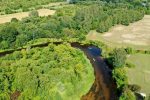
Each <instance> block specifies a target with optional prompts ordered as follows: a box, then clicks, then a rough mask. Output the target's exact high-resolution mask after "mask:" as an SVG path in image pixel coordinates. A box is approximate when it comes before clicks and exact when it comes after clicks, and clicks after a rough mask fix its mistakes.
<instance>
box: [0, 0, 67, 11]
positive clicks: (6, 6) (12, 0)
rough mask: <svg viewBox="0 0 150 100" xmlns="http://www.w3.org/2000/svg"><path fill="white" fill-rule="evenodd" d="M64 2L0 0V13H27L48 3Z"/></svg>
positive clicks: (59, 0)
mask: <svg viewBox="0 0 150 100" xmlns="http://www.w3.org/2000/svg"><path fill="white" fill-rule="evenodd" d="M62 1H64V0H19V1H18V0H0V13H1V14H11V13H15V12H19V11H29V10H31V9H36V8H40V7H41V6H42V5H45V4H49V3H50V2H62Z"/></svg>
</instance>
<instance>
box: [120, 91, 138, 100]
mask: <svg viewBox="0 0 150 100" xmlns="http://www.w3.org/2000/svg"><path fill="white" fill-rule="evenodd" d="M119 100H136V97H135V95H134V93H133V92H132V91H131V90H129V89H127V90H125V91H124V92H123V93H122V95H121V96H120V98H119Z"/></svg>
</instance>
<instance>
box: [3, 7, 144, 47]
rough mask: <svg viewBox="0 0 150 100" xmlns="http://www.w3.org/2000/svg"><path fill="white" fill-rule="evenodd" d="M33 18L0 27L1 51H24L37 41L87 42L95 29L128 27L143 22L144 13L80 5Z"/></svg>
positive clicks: (117, 8)
mask: <svg viewBox="0 0 150 100" xmlns="http://www.w3.org/2000/svg"><path fill="white" fill-rule="evenodd" d="M72 9H73V11H71V10H72ZM73 13H75V14H73ZM31 15H33V16H31V17H27V18H24V19H23V20H22V21H16V20H15V21H14V20H12V23H6V24H4V25H1V27H0V49H9V48H17V47H21V46H23V45H25V44H26V43H27V42H28V41H31V40H35V39H37V38H57V39H58V38H61V39H70V38H78V39H79V40H84V39H85V35H86V34H88V32H89V31H90V30H92V29H97V31H99V32H105V31H108V29H109V28H110V27H112V26H113V25H116V24H125V25H128V24H129V23H130V22H134V21H137V20H140V19H142V17H143V16H144V12H143V10H139V9H135V10H133V9H126V8H121V7H119V6H117V7H111V6H106V5H103V6H102V5H90V6H85V5H78V6H77V7H76V6H75V8H69V7H68V8H67V9H62V10H58V11H57V13H56V15H54V16H49V17H37V15H38V14H37V13H36V12H35V11H34V12H32V14H31Z"/></svg>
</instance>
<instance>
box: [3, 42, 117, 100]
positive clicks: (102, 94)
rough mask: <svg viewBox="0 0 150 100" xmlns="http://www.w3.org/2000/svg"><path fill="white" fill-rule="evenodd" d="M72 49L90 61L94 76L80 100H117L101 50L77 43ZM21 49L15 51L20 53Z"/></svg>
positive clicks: (10, 51)
mask: <svg viewBox="0 0 150 100" xmlns="http://www.w3.org/2000/svg"><path fill="white" fill-rule="evenodd" d="M61 43H62V42H54V44H61ZM48 44H49V42H48V43H44V44H38V45H34V46H31V48H33V47H45V46H48ZM70 44H71V46H72V47H74V48H78V49H80V50H82V51H83V52H84V53H85V54H86V56H87V58H88V59H89V60H90V62H91V64H92V66H93V68H94V74H95V81H94V83H93V85H92V86H91V88H90V90H89V92H88V93H87V94H85V95H83V96H82V97H81V100H117V96H116V94H115V89H116V86H115V85H114V84H115V83H114V82H113V80H112V77H111V70H110V69H109V68H108V66H107V65H106V63H105V61H104V59H103V58H102V57H101V56H100V55H101V51H102V50H101V49H100V48H98V47H96V46H94V45H81V44H80V43H78V42H72V43H70ZM22 49H25V48H22ZM22 49H17V51H20V50H22ZM14 51H16V50H9V51H5V52H1V53H0V57H1V56H5V55H6V54H10V53H13V52H14Z"/></svg>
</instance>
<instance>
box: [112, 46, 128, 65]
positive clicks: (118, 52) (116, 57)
mask: <svg viewBox="0 0 150 100" xmlns="http://www.w3.org/2000/svg"><path fill="white" fill-rule="evenodd" d="M110 56H111V63H112V65H113V67H123V66H124V64H125V61H126V51H125V50H124V49H123V48H119V49H114V50H113V52H112V54H111V55H110Z"/></svg>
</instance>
